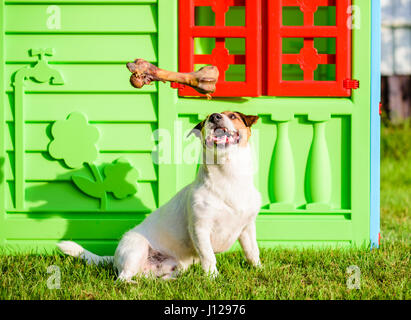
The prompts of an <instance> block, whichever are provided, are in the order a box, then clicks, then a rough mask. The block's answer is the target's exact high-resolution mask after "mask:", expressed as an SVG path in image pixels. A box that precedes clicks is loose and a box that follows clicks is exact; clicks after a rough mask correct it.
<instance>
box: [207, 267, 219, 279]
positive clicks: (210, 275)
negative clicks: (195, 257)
mask: <svg viewBox="0 0 411 320" xmlns="http://www.w3.org/2000/svg"><path fill="white" fill-rule="evenodd" d="M218 275H219V273H218V270H217V268H214V269H210V270H209V271H208V272H207V277H208V278H210V279H212V280H214V279H216V278H217V277H218Z"/></svg>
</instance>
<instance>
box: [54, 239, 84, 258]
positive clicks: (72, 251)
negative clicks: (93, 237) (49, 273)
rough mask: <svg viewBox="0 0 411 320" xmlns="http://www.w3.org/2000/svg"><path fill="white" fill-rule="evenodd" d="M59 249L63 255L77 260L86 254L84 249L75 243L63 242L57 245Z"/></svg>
mask: <svg viewBox="0 0 411 320" xmlns="http://www.w3.org/2000/svg"><path fill="white" fill-rule="evenodd" d="M57 247H58V248H59V249H60V250H61V251H62V252H63V253H65V254H68V255H70V256H73V257H76V258H78V257H80V255H81V254H83V253H84V249H83V247H82V246H80V245H78V244H77V243H75V242H73V241H61V242H59V243H57Z"/></svg>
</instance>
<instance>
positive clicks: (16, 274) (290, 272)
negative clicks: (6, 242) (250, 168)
mask: <svg viewBox="0 0 411 320" xmlns="http://www.w3.org/2000/svg"><path fill="white" fill-rule="evenodd" d="M410 143H411V130H410V129H409V127H407V126H404V127H402V128H384V129H383V134H382V146H383V149H382V153H383V155H384V158H383V160H382V166H381V167H382V170H381V229H382V245H381V248H380V249H378V250H372V251H370V250H367V249H362V250H361V249H323V250H313V249H304V250H292V249H273V250H262V252H261V259H262V264H263V267H262V268H261V269H254V268H252V267H250V266H248V265H247V264H246V263H245V262H244V257H243V254H242V252H239V251H237V252H231V253H227V254H223V255H219V256H218V257H217V261H218V268H219V270H220V276H219V277H218V278H217V279H216V280H209V279H208V278H207V277H206V276H205V275H204V274H203V273H202V271H201V269H200V267H199V266H198V265H197V266H193V267H192V268H190V269H189V270H188V272H186V273H185V274H183V275H182V276H181V277H180V278H178V279H177V280H174V281H161V280H153V279H138V280H137V281H138V283H137V284H132V285H130V284H124V283H119V282H115V279H116V275H115V272H114V270H113V268H112V267H111V266H104V267H95V266H87V265H86V264H85V263H84V262H83V261H79V260H77V259H73V258H71V257H64V256H61V255H59V254H55V255H52V256H39V255H17V256H0V274H1V277H0V299H410V298H411V282H410V278H409V277H410V274H411V268H410V252H411V246H410V228H411V223H410V218H409V215H410V208H411V152H410V150H411V146H410ZM50 265H56V266H59V267H60V271H61V288H60V289H48V288H47V279H48V277H50V274H48V273H47V271H46V270H47V267H48V266H50ZM350 265H356V266H358V267H359V268H360V270H361V288H360V289H359V290H357V289H348V288H347V285H346V282H347V279H348V274H347V273H346V269H347V267H348V266H350Z"/></svg>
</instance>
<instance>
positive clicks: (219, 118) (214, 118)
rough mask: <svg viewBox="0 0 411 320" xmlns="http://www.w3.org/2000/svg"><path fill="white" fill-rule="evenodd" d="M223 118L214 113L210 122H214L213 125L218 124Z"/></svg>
mask: <svg viewBox="0 0 411 320" xmlns="http://www.w3.org/2000/svg"><path fill="white" fill-rule="evenodd" d="M222 118H223V116H222V115H221V114H219V113H213V114H212V115H211V116H210V122H213V123H217V122H218V121H219V120H221V119H222Z"/></svg>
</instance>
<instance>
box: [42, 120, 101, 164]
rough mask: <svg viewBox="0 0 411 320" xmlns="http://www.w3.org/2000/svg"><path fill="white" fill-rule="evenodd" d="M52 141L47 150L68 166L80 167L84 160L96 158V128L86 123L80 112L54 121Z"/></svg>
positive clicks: (97, 133) (90, 161)
mask: <svg viewBox="0 0 411 320" xmlns="http://www.w3.org/2000/svg"><path fill="white" fill-rule="evenodd" d="M51 134H52V135H53V139H54V140H53V141H52V142H51V143H50V144H49V147H48V150H49V153H50V155H51V156H52V157H53V158H54V159H63V160H64V162H65V163H66V165H67V166H68V167H70V168H80V167H81V166H82V165H83V163H84V162H87V163H92V162H93V161H95V160H96V159H97V155H98V152H97V148H96V145H95V143H96V142H97V140H98V138H99V132H98V130H97V128H95V127H93V126H91V125H89V124H88V121H87V118H86V116H85V115H84V114H82V113H80V112H73V113H71V114H70V115H69V116H68V117H67V120H60V121H56V122H55V123H54V124H53V127H52V128H51Z"/></svg>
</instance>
